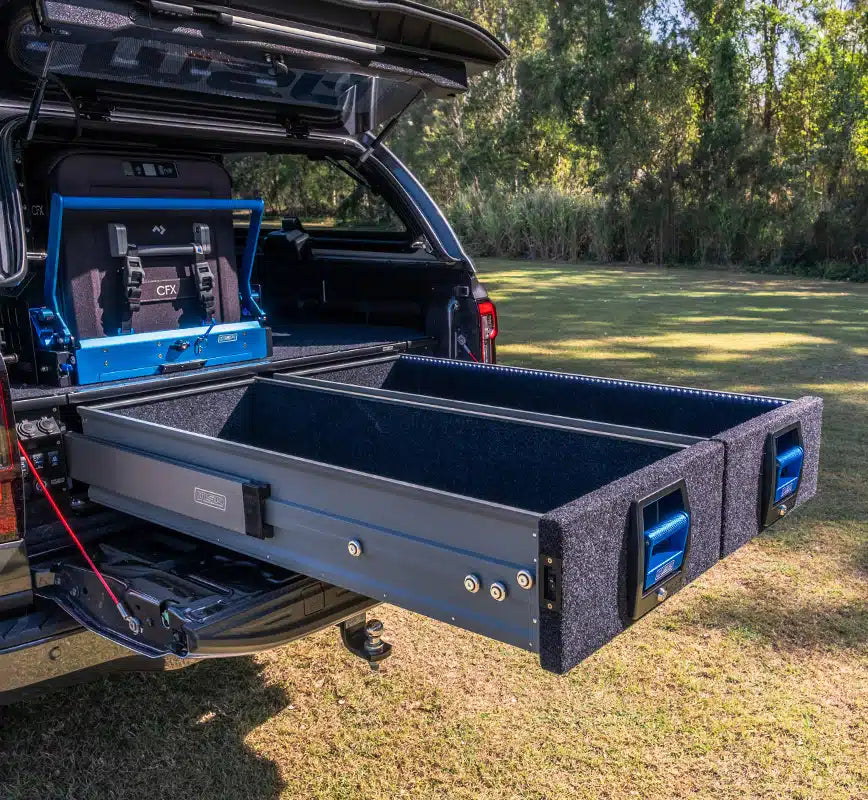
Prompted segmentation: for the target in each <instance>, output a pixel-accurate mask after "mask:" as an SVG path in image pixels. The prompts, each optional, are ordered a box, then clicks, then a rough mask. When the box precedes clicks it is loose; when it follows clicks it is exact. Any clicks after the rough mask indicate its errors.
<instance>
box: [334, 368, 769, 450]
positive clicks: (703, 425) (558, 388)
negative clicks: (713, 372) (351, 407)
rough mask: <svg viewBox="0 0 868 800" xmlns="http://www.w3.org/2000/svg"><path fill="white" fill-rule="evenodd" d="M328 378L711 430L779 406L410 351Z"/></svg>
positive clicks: (663, 427) (641, 424)
mask: <svg viewBox="0 0 868 800" xmlns="http://www.w3.org/2000/svg"><path fill="white" fill-rule="evenodd" d="M321 377H323V378H324V379H326V380H332V381H342V382H345V383H351V384H355V385H359V386H372V387H375V388H382V389H391V390H393V391H396V392H408V393H411V394H420V395H428V396H431V397H440V398H448V399H452V400H461V401H464V402H468V403H482V404H485V405H492V406H502V407H505V408H514V409H519V410H524V411H534V412H537V413H542V414H554V415H558V416H564V417H573V418H577V419H588V420H595V421H598V422H609V423H614V424H616V425H630V426H633V427H638V428H650V429H652V430H660V431H669V432H672V433H683V434H687V435H690V436H699V437H709V438H710V437H711V436H713V435H714V434H716V433H719V432H720V431H722V430H725V429H726V428H731V427H733V426H735V425H739V424H741V423H742V422H745V421H746V420H748V419H751V418H752V417H756V416H759V415H760V414H764V413H765V412H766V411H769V410H771V409H773V408H777V407H778V406H780V405H782V404H783V403H784V402H785V401H783V400H776V399H774V398H768V397H755V396H752V395H743V394H733V393H730V392H714V391H708V390H704V389H687V388H682V387H679V386H663V385H660V384H653V383H636V382H634V381H623V380H614V379H611V378H600V377H594V376H589V375H572V374H567V373H561V372H547V371H545V370H533V369H523V368H519V367H507V366H503V365H501V364H478V363H471V362H468V361H456V360H449V359H438V358H429V357H423V356H415V355H402V356H400V357H399V358H398V359H396V360H395V361H394V362H392V363H391V367H390V368H389V369H388V370H387V371H386V370H384V369H383V365H381V364H377V365H372V366H371V367H367V368H366V367H361V368H359V369H358V370H354V371H352V372H350V371H347V372H346V373H344V374H343V375H340V374H338V373H328V374H324V375H322V376H321Z"/></svg>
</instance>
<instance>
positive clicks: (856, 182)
mask: <svg viewBox="0 0 868 800" xmlns="http://www.w3.org/2000/svg"><path fill="white" fill-rule="evenodd" d="M437 5H439V6H441V7H444V8H446V9H448V10H450V11H455V12H457V13H459V14H462V15H465V16H469V17H471V18H473V19H475V20H476V21H478V22H480V23H481V24H483V25H484V26H486V27H487V28H488V29H489V30H492V31H493V32H494V33H495V34H496V35H497V36H498V37H499V38H501V39H502V40H503V41H504V42H505V43H506V44H507V45H508V46H509V47H510V49H511V50H512V56H511V57H510V58H509V59H508V60H507V61H506V62H505V63H504V64H503V65H502V66H501V67H499V68H498V69H496V70H494V71H492V72H491V73H488V74H485V75H482V76H479V77H478V78H476V79H475V80H474V82H473V84H472V86H471V89H470V91H469V92H467V94H465V95H463V96H461V97H459V98H456V99H452V100H448V101H439V102H436V103H432V104H428V105H425V106H424V107H419V108H418V109H415V110H413V111H411V112H410V113H409V114H408V116H407V118H406V119H405V121H404V122H402V123H401V125H400V126H399V128H398V130H396V131H395V132H394V133H393V134H392V137H391V139H390V141H391V142H392V146H393V147H394V148H395V149H396V150H397V151H398V153H399V155H401V156H402V157H403V158H404V159H405V160H406V161H407V162H408V163H409V165H410V166H411V167H412V168H413V169H414V170H415V171H416V172H417V174H419V176H420V178H421V179H422V181H423V182H424V183H425V185H426V186H427V187H428V189H429V190H430V191H431V192H432V194H433V195H434V196H435V197H436V198H437V199H438V200H439V201H440V202H441V203H442V204H443V205H444V206H446V208H447V210H450V211H452V213H453V216H454V217H455V219H456V222H457V224H458V226H459V228H460V230H461V232H462V233H463V234H464V235H465V236H466V237H468V239H469V240H470V241H471V242H472V243H473V246H474V247H476V249H477V250H482V251H484V252H491V253H495V254H496V253H498V252H499V251H500V252H503V250H504V248H505V247H506V245H505V244H503V243H506V242H508V243H509V245H508V247H506V249H507V250H509V252H508V253H504V254H510V255H526V256H530V255H533V254H535V253H540V252H547V253H556V254H562V255H561V257H568V258H588V257H590V258H597V259H600V260H610V259H617V260H630V261H656V262H670V261H672V262H682V261H700V262H714V263H747V264H760V265H764V266H766V267H775V266H782V267H787V268H789V267H793V266H796V267H804V268H810V267H812V266H815V265H822V264H825V263H827V262H838V263H839V264H842V265H843V266H836V267H835V268H834V269H835V270H837V271H838V272H839V273H840V275H841V276H849V277H859V276H862V277H864V276H865V275H866V270H868V267H866V261H868V3H866V0H617V2H614V1H613V0H580V1H578V2H576V1H573V0H514V1H513V2H508V1H507V0H440V2H438V3H437ZM456 187H457V188H458V191H456ZM546 209H547V210H546ZM571 215H573V216H571ZM532 220H536V222H533V221H532ZM543 220H547V222H546V223H545V224H544V223H543ZM506 225H510V226H511V230H505V229H504V228H505V226H506ZM546 225H547V226H548V227H546ZM535 226H541V227H538V228H535ZM558 227H560V228H561V229H563V231H564V234H563V235H564V236H568V239H569V240H566V239H565V240H564V241H563V242H560V243H558V242H557V241H556V239H557V236H556V234H555V233H554V232H553V231H554V230H555V229H556V228H558ZM535 230H536V233H535ZM535 237H536V238H535ZM552 237H554V238H552ZM498 242H501V243H502V244H498Z"/></svg>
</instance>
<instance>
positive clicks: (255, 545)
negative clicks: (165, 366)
mask: <svg viewBox="0 0 868 800" xmlns="http://www.w3.org/2000/svg"><path fill="white" fill-rule="evenodd" d="M82 417H83V419H84V430H85V434H86V437H87V438H86V437H83V436H80V435H76V434H70V435H69V438H70V445H71V447H70V449H69V451H68V452H69V463H70V472H71V474H72V476H73V477H74V478H77V479H79V480H82V481H84V482H86V483H88V484H90V485H91V490H90V495H91V498H92V499H93V500H95V501H96V502H99V503H102V504H104V505H107V506H110V507H112V508H116V509H118V510H121V511H126V512H127V513H131V514H135V515H136V516H139V517H142V518H145V519H148V520H151V521H153V522H156V523H158V524H162V525H166V526H167V527H171V528H174V529H176V530H180V531H183V532H185V533H188V534H190V535H193V536H198V537H200V538H203V539H206V540H208V541H211V542H214V543H217V544H220V545H223V546H224V547H229V548H231V549H234V550H237V551H238V552H242V553H245V554H247V555H250V556H254V557H258V558H262V559H264V560H268V561H272V562H274V563H276V564H279V565H281V566H283V567H286V568H288V569H293V570H295V571H297V572H301V573H303V574H306V575H310V576H313V577H317V578H321V579H323V580H326V581H328V582H330V583H333V584H336V585H338V586H342V587H344V588H347V589H351V590H353V591H356V592H359V593H360V594H365V595H367V596H370V597H373V598H375V599H378V600H383V601H386V602H392V603H394V604H396V605H399V606H402V607H404V608H407V609H410V610H412V611H417V612H419V613H422V614H425V615H427V616H430V617H433V618H435V619H439V620H442V621H444V622H448V623H451V624H455V625H458V626H460V627H463V628H466V629H468V630H472V631H475V632H477V633H481V634H483V635H485V636H488V637H491V638H494V639H498V640H500V641H503V642H507V643H509V644H513V645H516V646H519V647H523V648H525V649H528V650H532V651H538V649H539V637H538V633H537V630H538V624H537V621H536V616H537V615H536V608H537V603H538V596H537V591H536V589H535V588H534V589H533V590H531V591H527V590H523V589H520V588H519V587H518V585H517V584H516V574H517V572H518V571H519V570H521V569H526V570H529V571H530V572H531V573H532V574H533V575H536V572H537V564H536V559H537V552H538V546H537V525H538V520H539V517H540V515H539V514H537V513H531V512H527V511H523V510H520V509H512V508H507V507H504V506H499V505H496V504H493V503H488V502H485V501H481V500H476V499H472V498H467V497H461V496H457V495H452V494H449V493H447V492H441V491H437V490H434V489H428V488H426V487H421V486H416V485H413V484H407V483H402V482H400V481H395V480H391V479H387V478H381V477H378V476H375V475H369V474H366V473H360V472H355V471H352V470H347V469H343V468H340V467H334V466H331V465H327V464H321V463H318V462H313V461H308V460H306V459H301V458H297V457H293V456H287V455H283V454H280V453H274V452H271V451H267V450H262V449H259V448H255V447H250V446H247V445H243V444H236V443H232V442H225V441H221V440H219V439H214V438H211V437H208V436H201V435H198V434H192V433H189V432H186V431H180V430H176V429H171V428H166V427H164V426H161V425H156V424H154V423H149V422H143V421H141V420H136V419H132V418H129V417H124V416H121V415H117V414H112V413H111V412H110V411H107V410H105V409H83V410H82ZM91 437H93V438H91ZM82 442H87V445H86V446H82ZM100 454H104V455H100ZM100 459H103V460H106V462H107V464H109V466H108V467H103V466H100V465H97V464H95V461H98V460H100ZM178 462H182V468H183V469H184V470H185V472H175V471H172V474H171V477H168V476H169V473H168V472H166V475H167V477H166V478H165V479H164V480H168V481H172V482H175V483H177V484H178V485H179V488H176V490H175V494H174V495H173V497H175V496H177V497H178V498H179V499H178V500H177V501H176V502H175V501H173V504H172V505H167V504H166V503H165V502H163V499H162V497H161V495H160V493H159V492H152V491H142V486H143V485H145V486H147V485H148V484H149V476H151V475H158V474H160V473H161V472H162V471H163V470H165V468H166V465H167V464H168V465H172V466H176V467H178V466H179V464H178ZM126 473H137V475H138V478H137V479H136V478H130V477H127V476H126ZM221 473H223V474H225V473H229V474H230V475H237V476H243V477H244V479H247V480H255V481H259V482H264V483H268V484H269V485H270V486H271V498H270V499H269V500H267V501H266V504H265V518H266V522H268V523H269V524H271V525H273V526H274V536H273V538H271V539H267V540H259V539H256V538H254V537H251V536H245V535H243V534H241V533H238V532H237V529H234V528H227V527H225V526H224V525H223V524H222V521H221V518H220V517H219V515H213V514H212V515H211V516H210V517H208V518H207V519H206V518H205V517H204V515H202V514H201V513H199V512H198V510H196V509H195V508H193V511H194V512H195V513H193V514H190V513H188V512H189V511H190V510H191V507H192V504H191V503H184V502H183V501H184V498H186V497H187V495H189V494H190V493H191V491H192V489H191V486H192V485H194V484H197V483H201V482H202V481H203V480H204V478H203V477H202V476H206V477H208V478H209V479H211V478H215V477H220V476H221ZM224 479H225V478H224ZM238 480H240V479H238ZM181 484H183V486H181ZM215 485H216V484H215ZM239 491H240V490H239ZM351 540H357V541H358V542H359V543H360V545H361V550H362V553H361V555H360V556H358V557H353V556H352V555H350V552H349V550H348V543H349V542H350V541H351ZM469 574H473V575H477V576H478V577H479V580H480V582H481V584H482V588H481V589H480V591H479V592H477V593H470V592H468V591H467V590H466V589H465V588H464V578H465V576H466V575H469ZM495 581H499V582H501V583H503V584H504V585H505V586H506V587H507V597H506V599H505V600H503V601H497V600H494V599H493V598H492V597H491V595H490V594H489V587H490V585H491V584H492V583H493V582H495Z"/></svg>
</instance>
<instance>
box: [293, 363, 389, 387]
mask: <svg viewBox="0 0 868 800" xmlns="http://www.w3.org/2000/svg"><path fill="white" fill-rule="evenodd" d="M395 361H396V359H390V360H389V361H381V362H380V363H378V364H360V365H359V366H357V367H341V368H339V369H328V370H319V371H317V372H316V373H315V374H312V375H311V376H310V377H312V378H318V379H319V380H323V381H333V382H335V383H348V384H350V385H352V386H366V387H369V388H374V389H382V388H383V387H384V386H385V383H386V379H387V378H388V377H389V373H390V372H391V370H392V367H393V366H394V364H395Z"/></svg>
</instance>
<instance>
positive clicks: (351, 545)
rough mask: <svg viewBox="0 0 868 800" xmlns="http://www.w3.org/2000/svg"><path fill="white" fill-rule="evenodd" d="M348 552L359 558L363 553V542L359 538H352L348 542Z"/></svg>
mask: <svg viewBox="0 0 868 800" xmlns="http://www.w3.org/2000/svg"><path fill="white" fill-rule="evenodd" d="M347 552H348V553H349V554H350V555H351V556H353V558H358V557H359V556H360V555H361V554H362V543H361V542H360V541H359V540H358V539H350V540H349V541H348V542H347Z"/></svg>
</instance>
